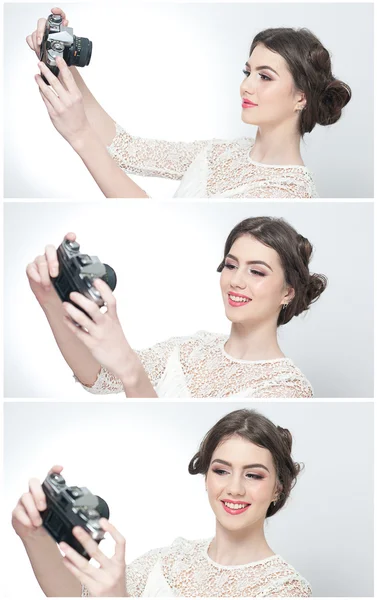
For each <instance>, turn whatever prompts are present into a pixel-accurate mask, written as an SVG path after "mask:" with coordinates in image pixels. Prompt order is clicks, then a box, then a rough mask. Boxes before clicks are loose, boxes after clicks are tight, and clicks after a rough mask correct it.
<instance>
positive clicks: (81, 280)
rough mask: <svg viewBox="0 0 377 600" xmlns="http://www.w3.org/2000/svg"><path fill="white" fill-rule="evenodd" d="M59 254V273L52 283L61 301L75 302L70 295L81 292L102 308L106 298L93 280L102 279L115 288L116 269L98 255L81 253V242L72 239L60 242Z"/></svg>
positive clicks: (112, 288)
mask: <svg viewBox="0 0 377 600" xmlns="http://www.w3.org/2000/svg"><path fill="white" fill-rule="evenodd" d="M57 256H58V262H59V275H58V276H57V277H53V278H52V283H53V285H54V287H55V289H56V291H57V293H58V296H59V298H60V299H61V301H62V302H70V303H71V304H75V303H74V302H72V300H71V299H70V297H69V295H70V293H71V292H80V293H81V294H83V295H84V296H86V297H87V298H89V299H90V300H93V301H94V302H95V303H96V304H97V305H98V306H99V307H100V308H101V307H102V306H104V304H105V303H104V300H103V299H102V296H101V294H100V293H99V291H98V290H97V288H96V287H94V285H93V280H94V279H102V280H103V281H105V282H106V283H107V284H108V286H109V287H110V288H111V290H114V289H115V286H116V281H117V279H116V274H115V271H114V269H112V268H111V267H109V265H106V264H104V263H102V262H101V261H100V260H99V258H98V257H97V256H89V255H88V254H81V252H80V244H78V243H77V242H72V241H70V240H64V241H63V242H62V243H61V244H60V246H59V248H58V249H57ZM75 306H76V305H75ZM78 308H80V307H78ZM80 310H82V308H80ZM83 312H85V311H83Z"/></svg>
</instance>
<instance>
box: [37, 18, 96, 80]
mask: <svg viewBox="0 0 377 600" xmlns="http://www.w3.org/2000/svg"><path fill="white" fill-rule="evenodd" d="M62 23H63V17H62V16H61V15H53V14H51V15H49V17H48V18H47V21H46V27H45V31H44V34H43V39H42V43H41V49H40V59H41V61H42V62H44V63H45V64H46V65H47V66H48V68H49V69H50V71H52V72H53V74H54V75H56V77H58V75H59V69H58V67H57V66H56V57H57V56H61V57H62V58H64V60H65V62H66V63H67V65H68V66H69V67H71V66H72V65H73V66H75V67H85V66H86V65H88V64H89V63H90V59H91V56H92V48H93V44H92V42H91V41H90V40H89V39H88V38H84V37H77V36H76V35H73V29H72V27H64V26H63V25H62ZM42 78H43V80H44V81H45V83H47V84H48V81H47V80H46V78H45V77H43V76H42ZM48 85H49V84H48Z"/></svg>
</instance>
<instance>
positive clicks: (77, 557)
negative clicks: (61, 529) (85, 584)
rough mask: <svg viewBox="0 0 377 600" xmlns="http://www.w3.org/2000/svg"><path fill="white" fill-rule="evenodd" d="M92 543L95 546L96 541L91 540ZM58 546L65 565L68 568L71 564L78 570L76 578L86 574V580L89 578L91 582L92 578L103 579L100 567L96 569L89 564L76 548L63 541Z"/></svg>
mask: <svg viewBox="0 0 377 600" xmlns="http://www.w3.org/2000/svg"><path fill="white" fill-rule="evenodd" d="M75 529H76V528H75V527H74V528H73V530H72V531H74V530H75ZM92 541H93V540H92ZM80 543H81V541H80ZM93 544H95V545H96V546H97V544H96V542H93ZM59 548H60V549H61V551H62V552H63V553H64V557H65V560H66V567H68V568H69V567H70V566H72V567H74V568H75V569H77V571H79V573H77V572H76V576H77V578H80V577H82V576H86V577H87V578H88V580H91V581H92V582H93V580H96V581H99V580H102V579H103V573H102V572H101V571H100V569H97V567H95V566H94V565H91V564H90V563H89V561H88V560H87V559H86V558H84V557H83V556H81V554H79V553H78V552H76V550H74V549H73V548H72V547H71V546H69V545H68V544H66V543H65V542H60V544H59ZM101 554H102V553H101ZM91 558H92V557H91ZM72 572H73V570H72Z"/></svg>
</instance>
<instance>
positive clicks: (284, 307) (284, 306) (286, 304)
mask: <svg viewBox="0 0 377 600" xmlns="http://www.w3.org/2000/svg"><path fill="white" fill-rule="evenodd" d="M287 306H288V302H286V303H285V304H283V310H285V309H286V308H287Z"/></svg>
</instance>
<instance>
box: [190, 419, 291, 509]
mask: <svg viewBox="0 0 377 600" xmlns="http://www.w3.org/2000/svg"><path fill="white" fill-rule="evenodd" d="M234 435H238V436H239V437H241V438H243V439H245V440H248V441H249V442H252V443H253V444H256V445H257V446H259V447H261V448H266V449H267V450H269V451H270V452H271V455H272V459H273V462H274V466H275V470H276V476H277V479H278V481H279V488H280V489H279V496H278V499H277V501H276V504H275V505H274V503H273V502H271V504H270V506H269V507H268V510H267V513H266V517H272V515H274V514H276V513H277V512H278V511H279V510H280V509H281V508H283V506H284V505H285V503H286V501H287V499H288V497H289V495H290V493H291V490H292V488H293V487H294V485H295V484H296V481H297V476H298V474H299V472H300V471H301V470H302V469H303V465H302V464H301V465H300V464H299V463H296V462H294V461H293V459H292V456H291V452H292V435H291V433H290V432H289V431H288V429H284V428H282V427H279V426H275V425H274V424H273V423H272V421H270V420H269V419H267V417H264V416H263V415H261V414H260V413H258V412H257V411H255V410H247V409H241V410H235V411H233V412H231V413H229V414H227V415H225V417H223V418H222V419H220V421H218V422H217V423H216V425H214V426H213V427H212V429H210V430H209V431H208V433H207V434H206V435H205V436H204V438H203V440H202V442H201V444H200V446H199V451H198V452H197V453H196V454H195V456H193V458H192V459H191V461H190V464H189V467H188V470H189V473H190V474H191V475H197V474H198V473H201V474H202V475H207V473H208V470H209V468H210V464H211V460H212V457H213V453H214V452H215V450H216V448H217V447H218V445H219V444H220V443H221V442H224V441H225V440H227V439H229V438H230V437H232V436H234Z"/></svg>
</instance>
